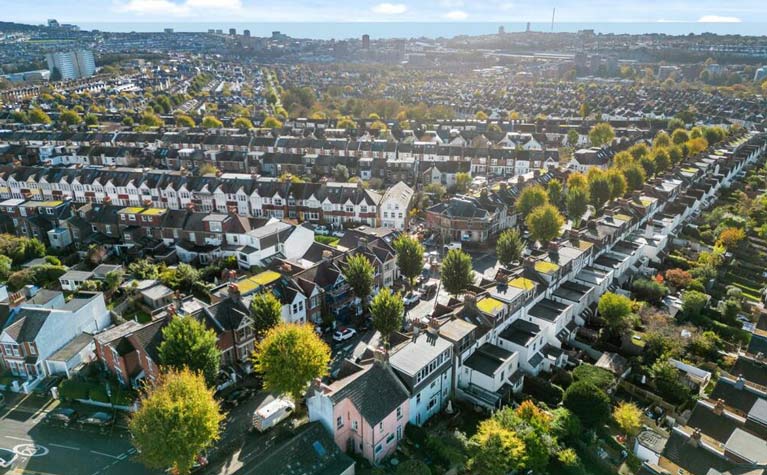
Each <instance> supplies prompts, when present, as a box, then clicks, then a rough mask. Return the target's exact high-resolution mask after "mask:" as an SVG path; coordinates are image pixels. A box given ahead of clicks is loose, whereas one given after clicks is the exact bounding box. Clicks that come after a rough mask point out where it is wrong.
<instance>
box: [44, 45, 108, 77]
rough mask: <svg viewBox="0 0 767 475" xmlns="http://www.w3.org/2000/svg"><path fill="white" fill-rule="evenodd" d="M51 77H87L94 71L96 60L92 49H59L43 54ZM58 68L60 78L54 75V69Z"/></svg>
mask: <svg viewBox="0 0 767 475" xmlns="http://www.w3.org/2000/svg"><path fill="white" fill-rule="evenodd" d="M45 59H46V61H47V62H48V69H49V70H50V71H51V77H52V78H55V79H60V80H63V81H68V80H72V79H80V78H87V77H90V76H93V75H94V74H95V73H96V60H95V59H94V58H93V51H90V50H85V49H82V50H75V51H59V52H56V53H48V54H46V55H45ZM55 70H58V72H59V74H60V78H58V77H55V75H54V71H55Z"/></svg>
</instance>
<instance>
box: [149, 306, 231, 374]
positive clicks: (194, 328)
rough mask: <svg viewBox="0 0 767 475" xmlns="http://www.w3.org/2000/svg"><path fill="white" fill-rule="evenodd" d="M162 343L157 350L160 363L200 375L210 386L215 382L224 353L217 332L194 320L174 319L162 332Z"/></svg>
mask: <svg viewBox="0 0 767 475" xmlns="http://www.w3.org/2000/svg"><path fill="white" fill-rule="evenodd" d="M162 336H163V341H162V343H160V346H159V347H158V348H157V353H158V355H159V359H160V364H161V365H163V366H167V367H169V368H173V369H177V370H180V369H182V368H187V369H190V370H192V371H194V372H195V373H200V374H202V376H203V377H204V378H205V382H206V383H207V384H208V385H212V384H213V382H214V381H215V380H216V375H217V374H218V369H219V368H220V367H221V351H220V350H219V349H218V337H217V336H216V332H214V331H213V330H209V329H207V328H206V327H205V324H204V323H201V322H199V321H198V320H197V319H195V318H192V317H173V318H171V320H170V323H168V325H167V326H166V327H165V328H163V329H162Z"/></svg>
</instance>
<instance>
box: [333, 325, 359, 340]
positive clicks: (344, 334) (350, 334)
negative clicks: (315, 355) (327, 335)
mask: <svg viewBox="0 0 767 475" xmlns="http://www.w3.org/2000/svg"><path fill="white" fill-rule="evenodd" d="M356 334H357V330H355V329H354V328H349V327H347V328H339V329H338V330H336V332H335V333H333V341H346V340H348V339H349V338H354V335H356Z"/></svg>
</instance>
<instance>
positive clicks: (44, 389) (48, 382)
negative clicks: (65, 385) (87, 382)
mask: <svg viewBox="0 0 767 475" xmlns="http://www.w3.org/2000/svg"><path fill="white" fill-rule="evenodd" d="M62 379H63V378H61V377H60V376H50V377H48V378H45V379H44V380H42V381H41V382H40V384H38V385H37V386H35V389H33V390H32V392H33V393H34V394H35V396H40V397H48V396H50V395H51V388H54V387H56V386H58V385H59V383H61V380H62Z"/></svg>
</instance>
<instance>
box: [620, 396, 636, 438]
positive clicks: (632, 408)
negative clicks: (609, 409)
mask: <svg viewBox="0 0 767 475" xmlns="http://www.w3.org/2000/svg"><path fill="white" fill-rule="evenodd" d="M613 419H615V423H616V424H618V427H620V428H621V430H622V431H623V433H624V434H626V435H627V436H629V437H633V436H635V435H637V434H638V433H639V430H640V429H641V428H642V411H641V410H640V409H639V408H638V407H637V405H636V404H634V403H633V402H625V401H624V402H621V403H620V404H618V405H617V406H616V407H615V409H613Z"/></svg>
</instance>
